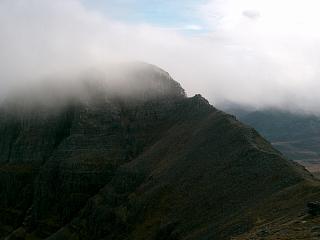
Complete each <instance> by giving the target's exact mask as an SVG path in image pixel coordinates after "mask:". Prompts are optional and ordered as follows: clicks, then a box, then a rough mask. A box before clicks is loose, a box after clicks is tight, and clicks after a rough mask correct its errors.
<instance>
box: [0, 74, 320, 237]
mask: <svg viewBox="0 0 320 240" xmlns="http://www.w3.org/2000/svg"><path fill="white" fill-rule="evenodd" d="M149 70H150V69H149ZM149 70H148V71H149ZM150 71H151V72H152V71H153V70H152V69H151V70H150ZM141 74H142V73H141ZM152 76H153V77H154V79H152V81H153V80H155V81H157V80H156V79H158V78H160V81H162V82H163V83H166V82H168V81H169V83H168V84H169V85H167V86H170V89H171V88H172V86H173V88H174V89H175V86H176V87H177V88H176V90H174V89H173V91H172V92H174V93H175V94H169V95H166V94H160V95H157V94H156V96H155V97H154V96H152V94H151V95H150V88H147V89H148V94H147V95H145V96H147V97H146V98H142V99H141V98H138V99H136V101H135V98H131V97H130V98H129V99H128V98H124V99H123V96H121V97H120V98H118V97H116V98H114V97H112V98H109V97H105V96H104V95H98V98H95V101H92V102H89V104H88V102H85V103H83V102H82V101H80V103H78V104H71V105H68V106H67V107H66V108H62V109H61V110H60V111H59V112H56V114H55V115H49V116H45V118H39V117H38V116H37V115H35V114H31V115H28V117H27V119H24V116H21V115H20V116H19V115H18V116H19V117H17V115H15V114H14V115H11V116H9V117H8V118H7V116H8V115H7V113H4V114H2V115H0V116H2V117H1V118H0V121H1V124H0V136H2V137H0V153H1V158H0V163H1V164H0V165H1V167H0V179H2V181H0V193H1V196H4V198H2V199H1V200H0V216H1V220H0V237H2V238H6V239H49V240H55V239H115V240H118V239H119V240H124V239H155V240H161V239H171V240H180V239H212V238H214V239H230V237H232V236H237V235H239V234H245V233H246V232H248V231H250V230H252V229H253V230H254V229H255V228H256V227H258V226H259V224H261V221H262V222H263V223H265V222H273V221H275V219H277V218H278V217H282V218H284V219H289V220H292V219H295V218H297V216H298V215H299V214H307V213H305V210H304V208H305V206H306V203H307V202H308V201H312V200H315V199H317V198H319V197H320V192H319V182H318V181H317V180H315V179H314V178H313V177H312V175H311V174H309V173H308V172H307V171H306V170H305V169H304V168H303V167H301V166H300V165H298V164H296V163H293V162H291V161H289V160H287V159H285V158H284V157H283V156H282V154H281V153H280V152H278V151H276V150H274V149H273V147H272V146H271V145H270V144H269V143H268V142H267V141H266V140H264V139H263V138H262V137H261V136H260V135H259V134H258V133H257V132H256V131H255V130H254V129H252V128H250V127H248V126H246V125H243V124H242V123H240V122H239V121H237V120H236V119H235V117H233V116H231V115H228V114H226V113H224V112H222V111H220V110H218V109H216V108H214V107H213V106H211V105H210V104H209V103H208V101H207V100H206V99H204V98H203V97H202V96H201V95H195V96H194V97H186V96H185V94H184V91H182V90H181V89H180V87H179V86H180V85H177V84H173V85H172V84H171V83H172V82H171V80H170V79H168V77H167V75H165V76H164V75H162V74H160V75H158V74H157V73H154V74H153V73H151V74H147V75H146V78H145V81H148V80H147V79H149V78H151V77H152ZM152 81H151V82H152ZM156 86H159V85H156ZM165 88H166V87H165ZM165 88H164V89H165ZM157 89H158V88H157V87H156V89H155V90H156V93H157ZM93 92H95V91H93ZM151 93H152V92H151ZM29 116H31V118H30V119H29ZM26 120H28V121H26ZM302 190H303V191H302ZM300 192H304V193H305V194H304V195H302V196H301V195H299V194H300ZM295 195H299V198H298V199H297V200H295V201H293V200H292V201H289V202H288V203H287V204H285V202H286V199H287V198H288V197H289V196H295ZM266 209H267V210H270V209H273V211H266ZM288 209H289V211H288ZM258 218H260V219H263V220H261V221H260V223H259V221H258ZM317 219H318V218H315V220H316V221H318V220H319V219H318V220H317ZM257 221H258V223H257Z"/></svg>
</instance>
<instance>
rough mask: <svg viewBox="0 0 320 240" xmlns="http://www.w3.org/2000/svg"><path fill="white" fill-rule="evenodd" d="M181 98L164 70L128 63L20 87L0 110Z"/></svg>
mask: <svg viewBox="0 0 320 240" xmlns="http://www.w3.org/2000/svg"><path fill="white" fill-rule="evenodd" d="M181 97H185V91H184V89H183V88H182V87H181V86H180V84H179V83H178V82H176V81H175V80H173V79H172V77H171V76H170V75H169V74H168V73H167V72H165V71H164V70H162V69H160V68H159V67H157V66H154V65H150V64H147V63H142V62H130V63H129V62H127V63H117V64H109V65H106V66H105V67H104V68H100V69H97V68H96V69H93V68H92V69H89V70H86V71H83V72H82V73H78V74H76V75H73V76H71V75H69V76H68V77H66V76H65V77H58V75H55V76H52V77H47V78H45V79H42V80H39V81H37V82H34V83H30V84H29V85H20V86H19V88H15V89H14V91H12V92H10V94H8V96H7V97H6V98H4V99H3V101H2V102H1V107H2V109H6V110H7V111H13V112H14V111H16V112H30V111H31V112H32V111H34V110H36V111H40V110H41V109H42V110H43V111H44V112H48V110H50V111H55V110H59V109H62V108H65V107H68V106H69V105H70V104H71V105H74V104H76V105H78V104H81V105H88V106H89V105H91V104H95V103H97V102H102V103H103V102H105V101H109V100H112V99H118V100H120V101H129V102H141V101H146V100H152V99H158V98H181Z"/></svg>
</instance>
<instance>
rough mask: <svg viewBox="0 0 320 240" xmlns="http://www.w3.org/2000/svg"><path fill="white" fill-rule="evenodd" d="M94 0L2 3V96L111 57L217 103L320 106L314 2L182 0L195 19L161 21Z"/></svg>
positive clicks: (315, 109)
mask: <svg viewBox="0 0 320 240" xmlns="http://www.w3.org/2000/svg"><path fill="white" fill-rule="evenodd" d="M94 2H95V1H93V2H92V1H87V0H68V1H62V0H58V1H49V0H41V1H40V0H32V1H24V0H19V1H10V0H3V1H1V2H0V35H1V38H0V52H1V55H0V99H3V98H5V97H6V96H7V95H8V94H11V93H12V92H14V91H16V90H17V89H19V88H23V86H29V85H33V84H40V85H41V83H40V82H42V81H43V79H46V78H47V76H52V78H55V79H58V78H65V79H70V78H71V77H73V76H75V75H81V74H82V73H83V72H84V71H85V70H86V69H96V68H97V69H101V68H104V66H105V65H107V64H109V63H110V62H111V63H112V62H128V61H129V62H130V61H144V62H148V63H152V64H155V65H157V66H161V67H162V68H163V69H165V70H166V71H168V72H169V73H170V74H171V75H172V77H173V78H174V79H177V80H178V81H179V82H180V83H181V84H182V85H183V86H184V88H185V89H186V91H187V92H188V93H189V94H191V95H193V94H196V93H202V94H203V95H204V96H205V97H206V98H207V99H209V101H210V102H214V103H215V104H220V105H222V104H223V103H224V102H226V101H231V102H235V103H237V104H241V105H248V106H250V107H254V108H269V107H275V108H281V109H285V110H286V109H287V108H288V107H290V108H292V109H294V110H295V111H302V110H304V111H308V112H312V113H315V114H319V112H320V109H319V104H318V102H319V101H320V98H319V94H318V93H317V91H318V89H319V81H318V79H319V77H320V72H319V70H318V66H319V58H318V57H317V56H318V55H319V54H320V45H319V39H320V34H319V31H318V30H317V22H318V20H319V17H318V13H317V11H315V9H318V8H317V6H318V5H317V4H318V2H317V1H315V0H310V1H308V3H305V2H304V1H302V0H294V1H289V0H283V1H281V3H279V1H276V0H259V1H253V0H240V1H238V0H226V1H220V0H205V1H199V2H197V3H195V2H194V1H187V2H186V3H185V6H186V8H187V9H185V8H177V9H178V10H177V12H176V15H178V14H182V15H185V16H186V17H188V19H189V18H190V17H191V16H192V18H193V19H194V20H195V22H194V23H192V22H191V23H190V22H188V23H186V24H187V25H182V26H167V27H166V26H158V25H156V24H154V22H152V21H147V20H146V21H142V20H141V21H133V20H132V21H131V20H128V19H126V18H121V17H119V16H135V15H134V13H133V12H132V11H133V10H132V9H133V5H135V3H136V2H137V1H127V0H124V1H120V2H118V3H117V4H113V2H112V1H106V2H101V4H100V3H99V4H100V5H101V7H96V6H95V4H94ZM99 4H98V6H100V5H99ZM150 4H155V3H154V2H152V3H150ZM177 4H178V2H177V3H170V4H169V3H167V2H166V4H164V5H163V6H166V7H167V8H169V7H170V6H171V7H172V6H173V7H174V6H175V5H177ZM113 5H116V7H115V6H113ZM142 5H143V6H144V4H142ZM117 6H118V7H117ZM139 6H141V5H140V4H139ZM178 6H180V5H179V4H178ZM144 7H146V8H147V6H144ZM169 10H170V9H159V12H161V13H162V12H163V13H165V12H166V11H169ZM141 11H144V9H141ZM145 11H149V10H148V9H147V10H145ZM180 11H181V12H180ZM182 11H183V12H182ZM115 12H116V13H117V14H114V13H115ZM130 14H132V15H130ZM115 15H116V16H115ZM117 16H118V17H117ZM168 21H170V19H168ZM188 26H189V27H188ZM190 26H198V27H196V28H190ZM186 29H194V30H193V32H192V33H190V32H186ZM189 31H190V30H189ZM70 76H71V77H70ZM65 82H66V81H64V84H66V85H68V83H65Z"/></svg>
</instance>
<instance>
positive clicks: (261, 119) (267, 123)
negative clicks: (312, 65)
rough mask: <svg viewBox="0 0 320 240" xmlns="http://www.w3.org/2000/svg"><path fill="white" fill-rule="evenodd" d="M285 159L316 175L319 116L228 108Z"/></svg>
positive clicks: (319, 158)
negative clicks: (297, 163) (256, 131)
mask: <svg viewBox="0 0 320 240" xmlns="http://www.w3.org/2000/svg"><path fill="white" fill-rule="evenodd" d="M231 112H233V113H234V114H235V115H236V116H238V117H239V119H240V120H241V121H242V122H244V123H246V124H248V125H250V126H252V127H254V128H255V129H257V130H258V131H259V133H261V135H262V136H264V137H265V138H266V139H267V140H268V141H270V142H271V143H272V145H273V146H274V147H275V148H276V149H278V150H279V151H281V152H282V153H283V154H284V155H285V156H287V157H288V158H290V159H292V160H295V161H297V162H299V163H300V164H302V165H304V166H305V167H307V168H308V170H310V171H311V172H312V173H313V174H315V175H318V176H320V118H319V117H317V116H314V115H311V114H309V115H308V114H296V113H290V112H286V111H281V110H275V109H270V110H258V111H249V112H247V111H245V110H243V109H241V108H237V109H233V110H231Z"/></svg>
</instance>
